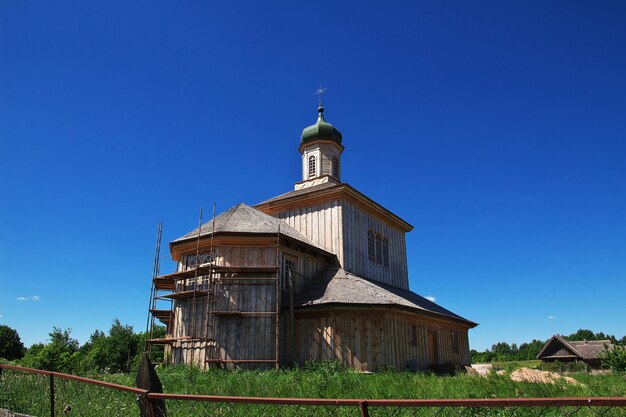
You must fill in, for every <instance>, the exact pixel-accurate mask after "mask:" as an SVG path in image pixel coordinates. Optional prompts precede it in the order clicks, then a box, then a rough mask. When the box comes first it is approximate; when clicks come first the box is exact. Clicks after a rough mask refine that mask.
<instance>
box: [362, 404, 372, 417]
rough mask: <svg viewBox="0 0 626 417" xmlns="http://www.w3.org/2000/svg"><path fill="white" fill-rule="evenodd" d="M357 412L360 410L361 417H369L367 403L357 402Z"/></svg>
mask: <svg viewBox="0 0 626 417" xmlns="http://www.w3.org/2000/svg"><path fill="white" fill-rule="evenodd" d="M359 410H361V417H370V412H369V410H368V409H367V401H359Z"/></svg>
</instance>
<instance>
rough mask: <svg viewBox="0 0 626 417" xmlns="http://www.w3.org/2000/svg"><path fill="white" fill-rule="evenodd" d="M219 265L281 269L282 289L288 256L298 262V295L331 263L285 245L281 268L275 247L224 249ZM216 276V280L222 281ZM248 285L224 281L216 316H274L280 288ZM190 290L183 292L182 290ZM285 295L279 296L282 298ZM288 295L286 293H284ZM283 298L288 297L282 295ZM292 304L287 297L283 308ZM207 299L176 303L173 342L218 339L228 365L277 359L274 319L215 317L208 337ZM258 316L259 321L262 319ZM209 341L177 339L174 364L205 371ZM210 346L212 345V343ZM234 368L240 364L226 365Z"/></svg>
mask: <svg viewBox="0 0 626 417" xmlns="http://www.w3.org/2000/svg"><path fill="white" fill-rule="evenodd" d="M213 251H214V253H215V263H216V265H217V266H276V265H279V266H280V268H281V269H280V271H279V277H280V280H279V285H280V286H281V288H284V287H283V283H282V279H283V271H282V266H283V262H282V261H283V259H284V257H285V256H289V257H291V258H292V259H295V260H296V275H295V276H294V284H295V291H294V292H295V293H296V294H297V293H298V292H299V291H300V289H301V288H302V286H303V285H304V283H305V280H306V279H307V278H310V277H313V276H315V275H316V274H317V273H318V272H319V270H320V269H321V268H323V267H324V266H325V265H326V259H325V258H324V257H322V256H320V255H316V254H315V253H313V252H311V251H310V250H308V249H303V248H302V247H300V246H297V245H294V244H287V242H283V244H282V245H281V247H280V251H279V253H278V256H279V257H278V260H279V262H278V263H277V259H276V246H274V247H267V246H260V247H254V246H220V247H214V248H213ZM199 252H200V258H201V259H202V255H203V253H206V252H207V251H206V247H204V248H202V249H201V250H200V251H199ZM195 253H196V252H195V250H194V251H191V252H183V253H181V255H180V262H179V265H178V270H179V271H181V270H185V269H187V268H188V265H187V264H186V262H187V260H188V256H189V257H191V259H193V258H195ZM219 276H220V275H217V276H215V277H219ZM225 276H226V277H228V276H231V275H228V274H227V273H225ZM258 276H259V277H266V276H268V277H273V276H274V275H272V274H270V275H263V274H262V273H259V274H258ZM193 281H194V279H188V280H181V281H179V286H178V288H179V290H182V289H192V288H193ZM240 284H244V282H243V281H241V282H240V281H223V282H222V283H221V284H220V285H218V286H217V287H216V289H217V290H216V293H215V294H213V295H212V300H211V301H209V303H211V305H212V311H214V312H215V311H218V312H258V313H261V314H258V315H263V314H264V313H271V312H274V311H275V310H276V288H275V287H274V283H273V282H272V281H270V280H268V281H265V282H263V281H262V282H255V283H254V284H248V285H240ZM183 285H184V286H185V288H182V286H183ZM196 288H197V289H201V290H202V289H208V288H209V285H208V277H207V276H204V277H198V284H197V287H196ZM280 293H281V292H280V291H279V294H280ZM284 293H285V292H284V291H283V294H284ZM283 297H285V296H284V295H283ZM285 302H287V303H288V299H285V298H283V303H285ZM209 303H207V302H206V297H205V298H200V296H199V297H198V298H197V299H196V302H195V303H194V302H193V300H192V299H183V300H177V301H175V307H174V310H175V315H174V318H175V320H174V325H173V327H172V329H173V330H172V334H171V335H168V337H172V338H176V339H184V338H198V339H209V340H215V342H213V343H215V344H216V346H217V347H218V355H217V356H218V357H219V358H220V359H223V360H227V361H230V360H253V359H262V360H273V359H275V355H276V350H275V349H276V344H275V342H276V322H275V316H271V315H269V314H265V315H268V317H249V316H247V315H222V316H215V324H214V326H213V329H214V330H213V331H211V332H210V333H209V334H207V318H208V317H209V311H208V305H209ZM258 315H257V316H258ZM206 343H207V342H205V340H200V341H184V340H178V341H176V342H175V343H173V344H172V348H171V350H170V355H171V359H170V360H171V361H172V362H173V363H175V364H183V363H185V364H195V365H197V366H199V367H201V368H202V369H206V363H205V353H206V347H207V344H206ZM209 343H211V342H209ZM241 366H242V367H246V368H267V367H272V366H274V365H273V364H246V365H241ZM225 367H227V368H234V367H236V365H234V364H229V365H225Z"/></svg>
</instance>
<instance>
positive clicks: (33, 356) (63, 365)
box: [22, 327, 79, 372]
mask: <svg viewBox="0 0 626 417" xmlns="http://www.w3.org/2000/svg"><path fill="white" fill-rule="evenodd" d="M70 333H71V330H70V329H65V330H62V329H60V328H58V327H53V329H52V332H51V333H50V334H49V335H50V343H48V344H47V345H42V344H36V345H33V346H31V348H30V349H28V351H26V355H25V356H24V359H23V360H22V364H23V365H25V366H29V367H32V368H37V369H45V370H46V371H56V372H72V371H74V370H75V369H76V366H77V364H78V356H79V353H78V340H76V339H72V338H71V337H70Z"/></svg>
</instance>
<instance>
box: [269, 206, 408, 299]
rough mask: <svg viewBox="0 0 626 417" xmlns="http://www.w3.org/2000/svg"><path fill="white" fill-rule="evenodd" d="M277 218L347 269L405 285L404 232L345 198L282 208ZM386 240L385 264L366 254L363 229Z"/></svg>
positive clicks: (365, 236) (401, 285) (370, 277)
mask: <svg viewBox="0 0 626 417" xmlns="http://www.w3.org/2000/svg"><path fill="white" fill-rule="evenodd" d="M278 218H279V219H281V220H283V221H285V222H286V223H287V224H288V225H290V226H291V227H293V228H294V229H296V230H298V231H299V232H300V233H302V234H304V235H305V236H306V237H308V238H309V239H311V240H312V241H313V242H315V243H316V244H318V245H320V246H321V247H323V248H324V249H326V250H327V251H329V252H332V253H334V254H336V255H337V258H338V260H339V263H340V265H341V266H342V267H343V268H344V269H345V270H346V271H349V272H352V273H354V274H357V275H360V276H362V277H364V278H368V279H372V280H375V281H378V282H383V283H385V284H391V285H394V286H396V287H400V288H405V289H408V288H409V276H408V270H407V258H406V240H405V236H404V232H402V231H400V230H398V229H396V228H394V227H391V226H390V225H389V224H388V223H386V222H383V221H381V220H379V219H378V218H377V217H375V216H373V215H371V214H369V213H367V212H366V211H364V210H363V209H362V208H359V207H358V206H356V205H354V204H352V203H350V202H347V201H331V202H327V203H322V204H318V205H314V206H311V207H304V208H298V209H293V210H289V211H284V212H281V213H279V214H278ZM370 229H371V230H373V231H374V232H376V233H380V234H381V235H382V236H384V237H386V238H387V239H389V266H383V265H381V264H378V263H376V262H374V261H370V260H369V259H368V257H367V231H368V230H370Z"/></svg>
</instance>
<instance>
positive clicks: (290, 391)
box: [0, 363, 626, 416]
mask: <svg viewBox="0 0 626 417" xmlns="http://www.w3.org/2000/svg"><path fill="white" fill-rule="evenodd" d="M158 374H159V377H160V379H161V381H162V383H163V387H164V391H165V392H167V393H180V394H208V395H229V396H255V397H292V398H294V397H295V398H297V397H303V398H306V397H309V398H359V399H410V398H508V397H513V398H515V397H596V396H602V397H605V396H609V397H613V396H624V395H625V392H626V379H625V375H624V374H606V375H587V374H574V375H573V377H574V378H575V379H577V380H578V381H580V382H581V383H583V384H584V386H574V385H570V384H566V383H560V384H556V385H548V384H535V383H523V382H513V381H511V380H510V379H509V378H508V377H506V376H501V375H490V376H489V377H480V376H475V375H465V374H462V375H456V376H435V375H429V374H416V373H411V372H397V371H388V372H379V373H374V374H363V373H357V372H354V371H352V370H347V369H342V368H340V367H338V366H337V365H336V364H333V363H326V364H321V365H316V366H312V367H307V368H304V369H283V370H280V371H278V372H276V371H222V370H211V371H209V372H200V371H199V370H198V369H196V368H191V367H187V366H172V367H164V368H159V369H158ZM92 377H93V376H92ZM134 377H135V375H134V374H106V375H100V376H98V379H102V380H106V381H109V382H114V383H118V384H122V385H127V386H133V385H134ZM3 378H4V381H0V408H2V406H3V405H4V406H5V408H12V409H13V410H14V411H20V412H24V413H27V414H31V413H32V414H33V415H46V413H45V412H44V410H45V408H46V406H45V404H46V399H47V396H46V389H47V388H46V384H47V380H46V378H45V377H43V378H42V377H40V376H34V375H33V376H31V375H26V374H19V373H11V372H5V373H4V376H3ZM55 387H56V389H55V391H56V393H57V414H58V415H64V414H63V412H62V410H63V407H64V406H66V405H68V404H69V405H71V406H72V411H71V413H70V414H69V415H70V416H100V415H102V416H105V415H106V416H132V415H138V414H137V406H136V404H135V398H134V395H132V394H126V393H118V392H111V391H110V390H107V389H105V388H101V387H94V386H90V385H85V384H82V383H77V382H62V381H57V383H56V385H55ZM167 408H168V416H191V415H223V416H228V415H233V416H237V415H263V416H265V415H277V414H279V415H293V416H307V415H311V416H313V415H333V416H334V415H339V416H341V415H345V416H352V415H354V416H356V415H358V412H355V409H352V408H350V409H348V408H340V409H337V408H328V409H320V408H315V409H314V408H302V407H296V406H291V407H282V408H281V407H278V406H277V407H270V408H266V407H263V406H258V405H253V406H250V405H245V404H244V405H233V404H226V405H222V404H214V403H191V402H183V401H168V402H167ZM424 411H428V413H426V415H431V414H432V412H433V410H432V409H431V410H424ZM454 411H455V410H450V412H451V415H454ZM492 411H493V414H488V415H500V414H498V411H499V412H504V410H492ZM531 411H532V412H537V410H536V409H535V410H534V411H533V410H520V411H519V412H517V413H516V415H517V416H523V415H533V414H532V413H531ZM561 411H563V410H558V409H553V410H548V411H547V412H546V413H544V414H542V415H559V412H561ZM591 411H592V410H586V411H585V412H584V413H582V414H576V416H583V415H594V414H591ZM405 412H406V414H407V415H420V414H419V413H417V412H416V410H410V409H406V410H400V411H398V410H393V409H389V410H384V409H377V410H376V413H374V414H372V415H376V416H386V415H405V414H404V413H405ZM527 412H528V413H527ZM553 412H554V413H553ZM458 413H459V410H456V415H458ZM505 414H506V413H505ZM441 415H447V411H446V413H443V414H441ZM484 415H485V414H484ZM609 415H611V414H609Z"/></svg>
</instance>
